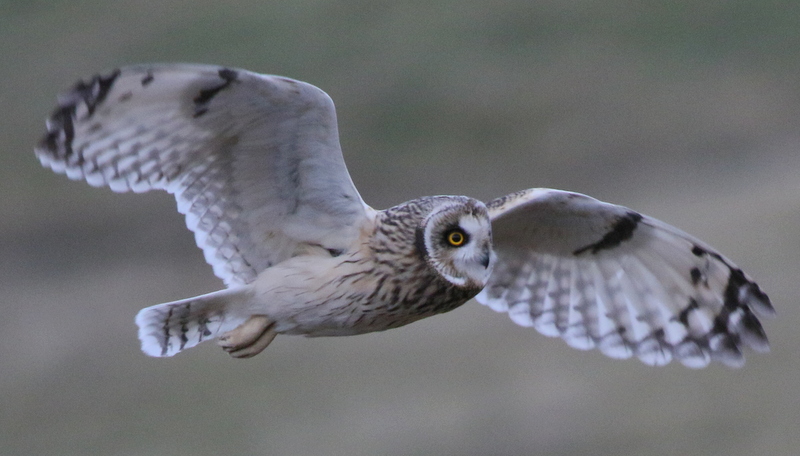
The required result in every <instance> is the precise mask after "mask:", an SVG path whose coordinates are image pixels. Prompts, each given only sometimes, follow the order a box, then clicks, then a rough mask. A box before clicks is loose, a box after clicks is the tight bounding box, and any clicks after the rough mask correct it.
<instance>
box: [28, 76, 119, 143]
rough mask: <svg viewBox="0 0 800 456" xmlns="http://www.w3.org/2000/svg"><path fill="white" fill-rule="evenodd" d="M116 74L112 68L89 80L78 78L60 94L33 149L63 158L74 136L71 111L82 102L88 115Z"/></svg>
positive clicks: (103, 95)
mask: <svg viewBox="0 0 800 456" xmlns="http://www.w3.org/2000/svg"><path fill="white" fill-rule="evenodd" d="M119 75H120V70H119V69H116V70H114V71H112V72H111V73H109V74H108V75H106V76H102V75H96V76H94V77H93V78H92V79H91V80H90V81H89V82H84V81H78V82H77V83H76V84H75V86H73V88H72V90H70V91H69V92H68V93H67V94H65V95H63V96H62V97H61V98H60V100H59V103H58V107H56V109H55V110H54V111H53V113H52V114H51V115H50V119H49V122H48V125H47V133H46V134H45V135H44V137H43V138H42V139H41V141H39V145H38V147H37V152H42V151H46V152H48V153H49V154H50V156H52V157H53V158H57V159H66V158H68V157H70V156H71V155H72V153H73V149H72V142H73V140H74V139H75V113H76V112H77V109H78V104H79V103H84V104H85V105H86V110H87V111H88V114H87V116H86V117H87V118H89V117H92V115H93V114H94V112H95V110H96V109H97V107H98V106H99V105H100V104H101V103H102V102H103V101H104V100H105V99H106V96H108V92H109V91H111V87H113V85H114V81H116V80H117V77H119Z"/></svg>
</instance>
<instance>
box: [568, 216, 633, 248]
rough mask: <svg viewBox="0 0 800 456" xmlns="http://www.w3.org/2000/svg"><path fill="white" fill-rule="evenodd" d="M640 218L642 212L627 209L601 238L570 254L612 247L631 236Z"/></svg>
mask: <svg viewBox="0 0 800 456" xmlns="http://www.w3.org/2000/svg"><path fill="white" fill-rule="evenodd" d="M641 220H642V214H639V213H637V212H633V211H629V212H627V213H626V214H625V215H623V216H622V217H619V218H618V219H617V221H616V222H615V223H614V225H613V226H612V227H611V230H610V231H608V232H607V233H606V234H605V235H604V236H603V238H602V239H600V240H599V241H597V242H595V243H593V244H589V245H586V246H583V247H581V248H579V249H577V250H575V251H573V252H572V254H573V255H580V254H582V253H583V252H585V251H587V250H590V251H591V253H592V254H596V253H597V252H599V251H601V250H607V249H613V248H614V247H616V246H618V245H620V244H622V243H623V242H625V241H627V240H628V239H630V238H632V237H633V232H634V231H636V227H638V226H639V222H640V221H641Z"/></svg>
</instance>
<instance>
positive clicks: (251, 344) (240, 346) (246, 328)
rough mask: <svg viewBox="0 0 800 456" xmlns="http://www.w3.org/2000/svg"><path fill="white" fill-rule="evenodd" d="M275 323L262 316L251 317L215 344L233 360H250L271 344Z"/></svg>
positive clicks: (274, 333) (274, 334)
mask: <svg viewBox="0 0 800 456" xmlns="http://www.w3.org/2000/svg"><path fill="white" fill-rule="evenodd" d="M274 327H275V323H274V322H272V321H270V319H268V318H267V317H265V316H264V315H253V316H252V317H250V318H248V319H247V321H245V322H244V323H242V324H241V325H239V326H237V327H236V328H235V329H232V330H230V331H228V332H226V333H225V334H223V335H222V336H221V337H220V338H219V340H218V341H217V343H218V344H219V345H220V346H221V347H222V349H223V350H225V351H226V352H228V354H229V355H231V356H232V357H234V358H252V357H253V356H256V355H257V354H259V353H261V352H262V351H263V350H264V349H265V348H267V346H268V345H269V344H270V342H272V339H274V338H275V336H276V335H277V333H276V332H275V331H273V328H274Z"/></svg>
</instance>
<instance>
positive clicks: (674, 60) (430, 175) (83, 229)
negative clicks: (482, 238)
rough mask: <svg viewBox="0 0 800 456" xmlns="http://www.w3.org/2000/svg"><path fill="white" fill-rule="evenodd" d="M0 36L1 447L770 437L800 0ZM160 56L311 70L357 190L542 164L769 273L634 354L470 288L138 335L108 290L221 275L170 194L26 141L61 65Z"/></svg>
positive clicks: (35, 3) (345, 446) (508, 4)
mask: <svg viewBox="0 0 800 456" xmlns="http://www.w3.org/2000/svg"><path fill="white" fill-rule="evenodd" d="M0 43H2V45H0V62H2V64H0V80H2V88H0V149H1V151H2V152H1V153H0V189H2V197H1V198H0V214H2V216H0V309H1V310H2V312H3V317H2V318H0V454H3V455H6V454H8V455H60V456H66V455H86V454H98V455H154V454H163V455H184V454H186V455H189V454H191V455H206V454H207V455H212V454H227V455H253V454H270V455H271V454H275V455H306V454H308V455H378V454H380V455H485V454H509V455H511V454H552V455H581V454H592V455H687V454H692V455H726V456H727V455H745V454H748V455H749V454H765V455H766V454H768V455H793V454H797V451H798V448H800V433H798V429H800V394H798V390H800V355H799V354H798V347H800V331H798V330H797V329H793V328H797V327H798V326H799V325H800V310H799V309H798V299H797V294H798V293H797V292H798V286H799V285H798V282H799V281H798V269H799V268H798V267H799V266H800V242H798V239H800V233H798V227H799V226H800V129H798V121H800V3H797V2H792V1H774V2H762V1H757V0H741V1H715V0H711V1H705V2H701V1H681V0H678V1H671V2H641V1H631V0H611V1H606V2H590V1H582V0H558V1H552V0H536V1H532V0H499V1H498V0H495V1H491V2H490V1H477V0H434V1H431V0H425V1H397V0H383V1H366V0H340V1H322V0H293V1H271V2H266V1H227V2H219V1H209V0H191V1H190V0H161V1H159V2H145V1H141V0H124V1H122V0H113V1H108V0H107V1H99V0H95V1H93V0H72V1H53V0H48V1H44V0H0ZM175 61H182V62H202V63H215V64H221V65H228V66H233V67H241V68H246V69H250V70H253V71H257V72H262V73H274V74H280V75H285V76H290V77H293V78H297V79H301V80H305V81H308V82H311V83H313V84H315V85H317V86H319V87H321V88H322V89H323V90H325V91H327V92H328V93H329V94H330V95H331V97H332V98H333V99H334V101H335V102H336V104H337V108H338V114H339V120H340V134H341V142H342V147H343V150H344V154H345V159H346V161H347V164H348V166H349V169H350V172H351V174H352V177H353V180H354V182H355V183H356V185H357V187H358V189H359V190H360V192H361V194H362V196H363V197H364V199H365V200H366V201H367V202H368V203H370V204H371V205H373V206H374V207H376V208H385V207H388V206H391V205H394V204H397V203H399V202H402V201H405V200H408V199H411V198H414V197H418V196H422V195H430V194H466V195H470V196H473V197H477V198H481V199H491V198H494V197H497V196H500V195H504V194H506V193H509V192H512V191H516V190H520V189H524V188H528V187H554V188H561V189H567V190H573V191H578V192H583V193H588V194H590V195H592V196H595V197H597V198H599V199H602V200H605V201H609V202H613V203H617V204H622V205H626V206H629V207H631V208H634V209H636V210H639V211H641V212H644V213H646V214H649V215H652V216H655V217H658V218H660V219H662V220H665V221H667V222H668V223H670V224H673V225H675V226H677V227H679V228H681V229H683V230H685V231H688V232H690V233H692V234H694V235H696V236H698V237H700V238H701V239H703V240H705V241H707V242H709V243H710V244H712V245H714V246H715V247H717V248H718V249H719V250H721V251H722V252H724V253H725V254H726V255H727V256H729V257H730V258H731V259H732V260H733V261H735V262H736V263H738V264H739V266H741V267H742V268H743V269H744V270H746V271H747V272H748V273H749V274H750V275H752V276H753V277H754V278H756V279H757V280H758V282H759V284H760V285H761V286H762V288H763V289H764V290H766V291H767V292H768V293H769V294H770V296H771V297H772V300H773V303H774V305H775V307H776V308H777V311H778V317H777V318H776V319H770V320H766V321H765V322H764V326H765V328H766V329H767V332H768V334H769V336H770V339H771V342H772V353H770V354H769V355H755V354H753V353H747V355H748V360H747V365H746V366H745V367H744V368H743V369H741V370H731V369H728V368H725V367H723V366H717V365H714V366H712V367H710V368H708V369H705V370H702V371H693V370H689V369H686V368H684V367H682V366H681V365H680V364H678V363H673V364H670V365H669V366H666V367H664V368H651V367H648V366H645V365H643V364H641V363H640V362H638V361H637V360H628V361H616V360H611V359H607V358H605V357H604V356H602V355H600V354H599V353H598V352H595V351H591V352H580V351H576V350H573V349H571V348H569V347H568V346H567V345H566V344H564V343H563V342H562V341H560V340H555V339H548V338H546V337H544V336H541V335H539V334H538V333H536V332H535V331H533V330H529V329H524V328H520V327H517V326H516V325H514V324H513V323H511V322H510V321H509V319H508V318H507V317H506V316H504V315H500V314H496V313H494V312H492V311H491V310H489V309H488V308H484V307H482V306H480V305H478V304H477V303H474V302H471V303H469V304H467V305H465V306H464V307H462V308H460V309H457V310H456V311H454V312H452V313H450V314H447V315H444V316H437V317H433V318H430V319H428V320H426V321H422V322H419V323H415V324H413V325H410V326H408V327H405V328H400V329H396V330H392V331H389V332H387V333H382V334H371V335H364V336H357V337H351V338H338V339H335V338H328V339H305V338H302V337H278V338H277V340H276V341H275V342H274V343H273V345H272V346H270V347H269V349H268V350H266V351H265V352H264V353H263V354H261V355H260V356H258V357H256V358H254V359H252V360H249V361H237V360H232V359H230V358H229V357H228V356H227V355H225V354H224V353H222V351H221V350H219V349H218V348H217V347H216V346H214V345H212V344H208V345H207V346H200V347H198V348H196V349H193V350H190V351H188V352H186V353H183V354H181V355H180V356H177V357H175V358H173V359H166V360H164V359H152V358H148V357H146V356H145V355H143V354H142V353H141V352H140V351H139V344H138V341H137V339H136V328H135V325H134V322H133V318H134V315H135V314H136V312H137V311H138V310H139V309H140V308H141V307H144V306H148V305H152V304H156V303H160V302H166V301H172V300H176V299H180V298H185V297H189V296H194V295H197V294H200V293H204V292H210V291H214V290H217V289H219V288H221V287H222V284H221V282H220V281H219V280H218V279H217V278H216V277H214V276H213V274H212V272H211V268H210V267H209V266H207V265H206V264H205V262H204V261H203V256H202V253H201V252H200V250H199V249H197V248H196V247H195V246H194V239H193V236H192V235H191V234H190V233H189V232H187V231H186V229H185V227H184V221H183V219H182V217H181V216H180V215H179V214H178V213H177V212H176V211H175V202H174V201H173V200H172V198H171V197H170V196H169V195H167V194H164V193H150V194H142V195H132V194H114V193H112V192H111V191H110V190H108V189H94V188H90V187H89V186H88V185H86V184H85V183H81V182H72V181H69V180H68V179H67V178H65V177H64V176H60V175H55V174H53V173H52V172H50V171H48V170H45V169H42V168H41V167H40V166H39V164H38V161H37V160H36V159H35V157H34V155H33V146H34V144H35V143H36V142H37V141H38V140H39V138H40V136H41V135H42V134H43V132H44V119H45V118H46V117H47V116H48V115H49V113H50V112H51V110H52V109H53V107H54V104H55V96H56V94H57V93H59V92H61V91H63V90H64V89H66V88H68V87H70V86H71V85H72V84H73V83H74V82H75V81H76V80H77V79H79V78H83V77H88V76H91V75H92V74H94V73H95V72H98V71H104V70H107V69H111V68H114V67H117V66H120V65H126V64H131V63H141V62H175Z"/></svg>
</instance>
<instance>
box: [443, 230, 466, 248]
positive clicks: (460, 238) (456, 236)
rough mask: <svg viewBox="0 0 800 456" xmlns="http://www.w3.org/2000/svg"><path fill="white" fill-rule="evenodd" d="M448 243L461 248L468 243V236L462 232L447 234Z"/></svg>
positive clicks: (455, 231)
mask: <svg viewBox="0 0 800 456" xmlns="http://www.w3.org/2000/svg"><path fill="white" fill-rule="evenodd" d="M447 242H448V243H449V244H450V245H452V246H453V247H459V246H461V245H463V244H464V243H465V242H467V235H466V234H464V232H463V231H461V230H453V231H451V232H449V233H448V234H447Z"/></svg>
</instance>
